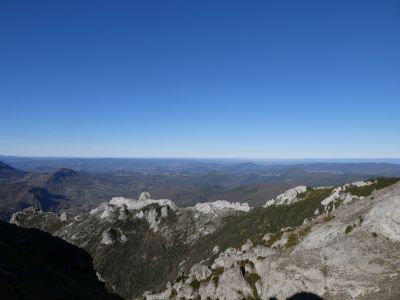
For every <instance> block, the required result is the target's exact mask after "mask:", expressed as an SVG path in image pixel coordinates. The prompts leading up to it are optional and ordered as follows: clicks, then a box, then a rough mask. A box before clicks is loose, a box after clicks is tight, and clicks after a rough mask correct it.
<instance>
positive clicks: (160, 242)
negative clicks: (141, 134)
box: [11, 178, 400, 299]
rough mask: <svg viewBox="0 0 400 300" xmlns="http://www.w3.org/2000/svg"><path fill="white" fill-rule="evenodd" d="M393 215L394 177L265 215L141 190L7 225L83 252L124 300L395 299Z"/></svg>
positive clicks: (307, 192) (279, 205)
mask: <svg viewBox="0 0 400 300" xmlns="http://www.w3.org/2000/svg"><path fill="white" fill-rule="evenodd" d="M399 216H400V183H399V179H398V178H377V179H370V180H366V181H357V182H353V183H351V184H345V185H339V186H335V187H307V186H298V187H295V188H291V189H289V190H287V191H285V192H284V193H282V194H280V195H277V196H276V197H274V198H273V199H270V200H268V201H266V202H265V203H264V205H263V206H262V207H251V206H249V205H248V204H247V203H239V202H236V203H235V202H228V201H222V200H219V201H214V202H207V203H198V204H196V205H195V206H193V207H186V208H181V207H179V206H177V205H176V204H175V203H174V202H173V201H171V200H169V199H158V200H154V199H152V198H151V197H150V194H149V193H146V192H143V193H141V194H140V196H139V198H138V199H128V198H124V197H114V198H112V199H111V200H110V201H108V202H104V203H102V204H100V205H99V206H98V207H96V208H94V209H92V210H91V211H90V212H89V213H84V214H80V215H77V216H75V217H69V216H68V215H67V214H62V215H59V214H56V213H52V212H44V211H41V210H38V209H33V208H29V209H25V210H23V211H20V212H18V213H16V214H14V215H13V217H12V219H11V222H12V223H14V224H16V225H19V226H22V227H26V228H37V229H40V230H43V231H47V232H49V233H51V234H52V235H55V236H58V237H61V238H63V239H64V240H66V241H68V242H70V243H72V244H74V245H77V246H79V247H81V248H83V249H85V250H86V251H87V252H88V253H90V254H91V256H92V257H93V261H94V266H95V269H96V271H97V272H98V275H99V278H101V280H104V281H105V284H106V287H107V289H108V290H109V291H110V292H112V293H117V294H118V295H120V296H121V297H123V298H124V299H270V298H274V299H285V298H288V299H289V297H291V296H292V295H295V294H296V293H299V292H309V293H313V294H315V295H318V296H321V297H323V298H324V299H397V298H398V296H399V295H400V289H399V286H398V282H399V279H400V277H399V276H400V274H399V272H398V270H399V268H400V265H399V262H400V257H399V253H400V251H399V250H400V243H399V242H400V228H399V225H398V224H399V221H400V219H399ZM315 297H317V296H315ZM311 299H312V298H311ZM313 299H317V298H313Z"/></svg>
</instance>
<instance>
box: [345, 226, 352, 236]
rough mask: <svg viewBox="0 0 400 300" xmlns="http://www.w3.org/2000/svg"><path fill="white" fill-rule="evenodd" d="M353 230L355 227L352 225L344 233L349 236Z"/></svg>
mask: <svg viewBox="0 0 400 300" xmlns="http://www.w3.org/2000/svg"><path fill="white" fill-rule="evenodd" d="M352 230H353V226H352V225H347V227H346V229H345V231H344V233H345V234H349V233H350V232H351V231H352Z"/></svg>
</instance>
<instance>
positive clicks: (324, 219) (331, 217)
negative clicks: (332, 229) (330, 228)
mask: <svg viewBox="0 0 400 300" xmlns="http://www.w3.org/2000/svg"><path fill="white" fill-rule="evenodd" d="M334 218H335V216H332V215H327V216H325V217H324V218H323V219H322V222H329V221H332V220H333V219H334Z"/></svg>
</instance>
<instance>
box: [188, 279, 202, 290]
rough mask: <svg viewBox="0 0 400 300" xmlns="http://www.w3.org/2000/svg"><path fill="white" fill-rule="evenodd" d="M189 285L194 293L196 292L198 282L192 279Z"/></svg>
mask: <svg viewBox="0 0 400 300" xmlns="http://www.w3.org/2000/svg"><path fill="white" fill-rule="evenodd" d="M190 285H191V287H192V288H193V289H194V290H195V291H198V290H199V288H200V281H198V280H197V279H193V280H192V282H191V283H190Z"/></svg>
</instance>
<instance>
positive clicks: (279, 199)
mask: <svg viewBox="0 0 400 300" xmlns="http://www.w3.org/2000/svg"><path fill="white" fill-rule="evenodd" d="M306 191H307V187H306V186H305V185H301V186H297V187H294V188H291V189H289V190H287V191H286V192H284V193H282V194H280V195H278V196H276V197H275V198H274V199H271V200H269V201H267V202H266V203H265V204H264V207H269V206H271V205H290V204H292V203H294V202H296V200H297V195H299V194H301V193H304V192H306Z"/></svg>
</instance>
